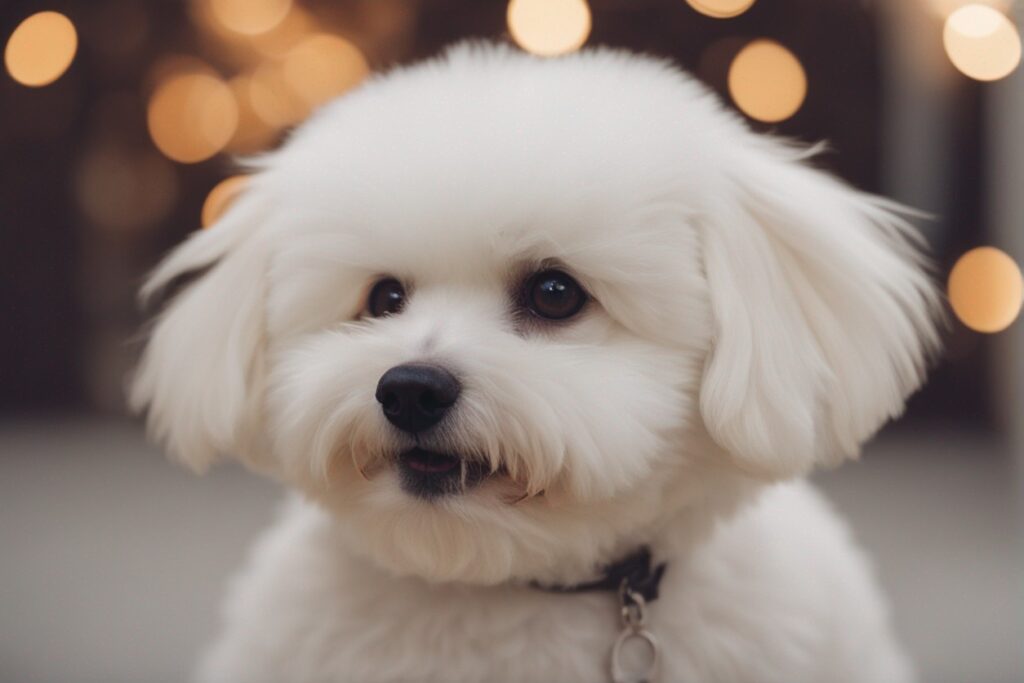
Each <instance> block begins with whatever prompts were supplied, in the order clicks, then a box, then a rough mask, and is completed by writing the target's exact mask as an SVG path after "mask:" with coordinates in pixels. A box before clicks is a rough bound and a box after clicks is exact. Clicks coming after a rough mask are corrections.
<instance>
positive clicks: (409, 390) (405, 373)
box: [376, 363, 462, 432]
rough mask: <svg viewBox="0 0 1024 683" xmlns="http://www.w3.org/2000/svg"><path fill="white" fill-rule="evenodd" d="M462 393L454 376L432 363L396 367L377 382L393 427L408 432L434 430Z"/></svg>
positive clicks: (384, 408) (378, 390)
mask: <svg viewBox="0 0 1024 683" xmlns="http://www.w3.org/2000/svg"><path fill="white" fill-rule="evenodd" d="M461 391H462V385H461V384H459V380H457V379H455V376H454V375H452V373H450V372H448V371H447V370H445V369H444V368H442V367H440V366H437V365H431V364H428V363H406V364H405V365H396V366H395V367H393V368H391V369H390V370H388V371H387V372H385V373H384V375H383V376H382V377H381V378H380V382H378V383H377V394H376V395H377V400H378V401H380V405H381V408H382V409H383V410H384V416H385V417H386V418H388V420H389V421H390V422H391V424H393V425H395V426H396V427H398V428H399V429H401V430H403V431H406V432H422V431H423V430H425V429H429V428H430V427H433V426H434V425H436V424H437V423H438V422H440V421H441V418H442V417H444V414H445V413H446V412H448V409H449V408H451V407H452V406H453V405H455V400H456V399H457V398H458V397H459V392H461Z"/></svg>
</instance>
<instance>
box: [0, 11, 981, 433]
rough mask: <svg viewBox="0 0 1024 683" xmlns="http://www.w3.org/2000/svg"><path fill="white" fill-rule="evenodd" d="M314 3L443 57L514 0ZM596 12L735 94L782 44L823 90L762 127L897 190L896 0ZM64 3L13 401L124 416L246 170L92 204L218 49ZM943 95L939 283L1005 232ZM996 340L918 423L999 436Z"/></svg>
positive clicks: (13, 238) (485, 29)
mask: <svg viewBox="0 0 1024 683" xmlns="http://www.w3.org/2000/svg"><path fill="white" fill-rule="evenodd" d="M302 4H303V6H304V7H305V8H306V9H308V10H309V11H310V12H312V13H314V14H317V15H318V16H320V15H322V16H324V21H325V23H327V24H329V25H331V26H336V27H337V28H338V31H339V32H340V33H341V34H342V35H345V36H346V37H347V38H349V39H350V40H352V41H353V42H354V43H356V44H357V45H359V47H360V48H362V50H363V52H364V54H365V55H366V56H367V60H368V61H369V62H370V64H371V65H372V66H374V67H376V68H389V67H391V66H393V65H396V64H401V63H404V62H407V61H411V60H416V59H419V58H422V57H426V56H430V55H433V54H436V53H437V52H438V51H439V50H440V49H442V48H443V47H444V46H445V45H447V44H449V43H451V42H454V41H457V40H460V39H463V38H466V37H485V38H491V39H496V40H507V39H508V36H507V29H506V25H505V7H506V6H505V3H504V2H494V1H486V2H482V1H480V0H423V1H421V2H394V1H392V0H360V1H350V2H344V3H337V2H333V3H332V2H312V1H309V2H305V3H302ZM591 6H592V11H593V16H594V21H593V31H592V34H591V37H590V39H589V41H588V42H589V44H599V45H609V46H616V47H623V48H628V49H633V50H641V51H644V52H648V53H652V54H656V55H661V56H666V57H669V58H671V59H673V60H674V61H676V62H677V63H679V64H681V65H683V66H685V67H686V68H687V69H689V70H691V71H692V72H693V73H695V74H696V75H698V76H699V77H700V78H701V79H702V80H704V81H705V82H706V83H708V84H709V85H711V86H712V87H713V88H715V89H716V90H717V91H718V92H719V93H720V94H722V96H723V98H725V99H728V93H727V89H726V72H727V69H728V65H729V62H730V60H731V58H732V56H733V55H734V54H735V53H736V52H737V51H738V49H739V48H740V47H741V46H742V45H743V44H745V43H746V42H748V41H749V40H751V39H752V38H756V37H769V38H772V39H775V40H778V41H779V42H781V43H782V44H784V45H786V46H787V47H789V48H790V49H791V50H792V51H793V52H794V53H795V54H797V55H799V56H800V59H801V61H802V63H803V65H804V68H805V70H806V73H807V78H808V81H809V83H810V87H809V92H808V96H807V99H806V101H805V102H804V104H803V106H802V107H801V109H800V110H799V111H798V112H797V113H796V115H795V116H793V117H792V118H790V119H788V120H786V121H784V122H782V123H781V124H777V125H767V124H760V123H757V122H753V121H752V122H751V124H752V125H753V126H755V127H757V128H759V129H762V130H768V131H773V132H777V133H779V134H782V135H785V136H790V137H794V138H797V139H800V140H804V141H808V142H813V141H818V140H826V141H828V142H829V144H830V148H831V151H830V152H829V153H827V154H825V155H824V156H822V157H821V158H820V159H819V163H821V164H822V165H824V166H827V167H828V168H830V169H832V170H834V171H835V172H836V173H838V174H839V175H841V176H843V177H844V178H846V179H848V180H849V181H851V182H852V183H854V184H855V185H857V186H858V187H861V188H864V189H868V190H871V191H875V192H885V191H886V189H887V188H886V187H885V186H884V182H883V175H884V174H883V165H884V164H885V162H886V158H885V154H884V149H883V145H884V144H885V140H886V137H885V135H884V134H883V127H884V102H883V93H884V87H883V79H884V76H885V74H884V71H883V59H882V46H881V37H880V36H881V24H882V23H883V22H884V21H886V15H885V12H884V11H883V7H881V5H880V3H877V2H876V3H871V2H860V1H856V0H828V1H822V0H760V1H759V2H757V3H755V4H754V5H753V7H752V8H751V9H750V10H748V11H747V12H746V13H744V14H743V15H741V16H739V17H736V18H734V19H730V20H725V21H723V20H720V19H714V18H710V17H706V16H703V15H701V14H699V13H698V12H696V11H694V10H693V9H692V8H691V7H689V6H688V5H686V3H684V2H683V1H682V0H594V2H592V3H591ZM48 8H52V9H56V10H59V11H62V12H63V13H65V14H66V15H67V16H68V17H69V18H71V19H72V21H74V22H75V24H76V26H78V27H79V31H80V47H79V54H78V56H77V57H76V59H75V62H74V63H73V64H72V66H71V68H70V69H69V71H68V72H67V73H66V74H65V75H64V76H63V77H62V78H61V79H59V80H58V81H57V82H56V83H54V84H52V85H50V86H47V87H44V88H39V89H30V88H25V87H23V86H20V85H19V84H17V83H15V82H14V81H13V80H12V79H10V78H3V79H0V101H2V102H3V106H0V147H2V149H3V154H2V155H0V177H2V178H3V182H2V183H0V221H2V223H0V224H2V229H0V273H2V275H3V286H2V287H0V311H2V312H3V318H4V333H3V335H2V336H0V378H2V380H0V409H2V410H3V411H8V412H19V413H25V412H34V411H49V412H53V411H56V410H76V411H83V410H101V411H107V412H111V411H115V412H116V411H118V410H120V401H119V399H118V396H117V393H118V390H119V387H120V386H121V383H123V378H124V376H125V375H126V373H127V372H128V371H129V368H130V366H131V359H132V357H133V356H132V354H133V352H134V351H133V346H132V345H131V344H130V340H131V339H132V335H133V334H134V330H135V329H136V328H137V327H138V326H139V325H140V323H141V322H142V320H141V317H140V315H139V313H138V312H137V310H136V308H135V306H134V303H133V299H132V294H133V292H134V291H135V290H136V289H137V286H138V284H139V282H140V281H141V278H142V276H143V274H144V273H145V271H146V269H147V268H149V267H151V266H152V265H153V264H154V263H155V262H156V260H157V259H158V258H159V256H160V255H161V254H162V253H164V252H165V251H166V250H167V249H168V248H170V247H171V246H172V245H174V244H175V243H177V242H179V241H180V240H181V239H182V238H183V237H184V236H185V235H186V234H187V233H189V232H191V231H192V230H194V229H196V228H197V227H198V217H199V209H200V206H201V205H202V202H203V199H204V198H205V196H206V193H207V192H208V191H209V189H210V188H211V187H212V186H213V185H214V184H215V183H216V182H217V181H218V180H219V179H220V178H222V177H225V176H226V175H228V174H229V173H230V172H231V162H230V158H229V157H228V156H225V155H223V154H221V155H216V156H214V157H213V158H211V159H209V160H207V161H204V162H201V163H197V164H188V165H185V164H177V163H173V162H171V164H169V166H170V170H171V172H172V173H173V177H174V185H175V194H176V199H175V200H174V201H173V203H172V204H171V205H170V206H169V207H168V209H167V210H166V211H164V213H163V215H161V216H159V217H157V218H155V219H151V220H147V221H146V224H145V225H140V226H137V227H133V228H131V229H120V230H116V231H110V230H104V229H103V228H102V227H97V226H95V225H92V224H90V221H89V219H88V217H86V216H84V215H83V213H82V211H81V209H80V207H79V206H78V205H77V203H76V198H75V193H74V189H73V188H74V186H75V182H76V173H78V172H79V167H80V165H81V163H82V159H83V155H86V154H87V153H88V151H89V150H90V148H92V147H94V146H95V145H96V144H98V143H99V142H100V141H103V140H106V139H108V138H111V137H115V138H116V141H117V143H118V144H122V145H127V146H130V147H131V148H133V149H137V150H144V149H150V150H151V149H152V143H151V141H150V140H149V137H148V135H147V131H146V123H145V105H146V102H145V97H146V93H147V90H146V87H147V86H146V81H147V77H148V74H149V73H150V72H151V70H152V68H153V66H154V64H156V63H157V62H158V60H160V59H161V58H162V57H164V56H166V55H169V54H194V55H199V56H201V57H203V58H205V59H208V60H209V61H210V62H211V63H213V64H214V65H215V66H217V60H216V55H215V54H214V53H213V51H211V50H209V49H207V47H206V45H205V43H204V41H203V40H200V39H199V38H197V30H196V28H195V25H194V22H193V19H192V17H191V16H190V12H189V6H188V4H187V3H184V2H140V1H135V2H132V1H131V0H101V1H98V2H82V1H79V2H68V1H65V2H56V3H52V4H51V5H48ZM38 9H39V7H38V3H36V2H28V1H25V0H19V1H15V2H7V3H5V4H4V6H3V7H2V8H0V35H6V34H9V33H10V32H11V31H13V29H14V28H15V26H16V25H17V24H18V22H19V21H21V20H22V19H23V18H24V17H25V16H26V15H27V14H29V13H31V12H33V11H36V10H38ZM126 18H127V20H130V21H127V20H126ZM366 24H374V25H375V26H377V28H376V29H375V31H376V34H375V35H374V36H371V37H369V38H368V37H366V36H365V35H363V33H361V32H360V27H361V26H365V25H366ZM945 96H946V99H947V100H948V104H949V107H950V110H951V112H952V116H953V122H954V125H952V126H951V127H950V130H949V136H948V139H946V140H936V141H935V144H938V145H944V146H945V147H947V148H948V150H949V157H948V159H949V172H948V173H947V175H948V181H947V185H948V187H947V188H946V190H947V199H948V203H947V204H946V205H945V206H942V207H933V206H926V207H922V208H924V209H925V210H928V211H936V210H937V209H938V210H941V213H940V214H938V215H937V217H936V219H935V220H934V221H932V223H931V224H930V225H929V227H928V235H929V238H930V242H931V246H932V249H933V251H934V255H935V260H936V262H937V264H938V270H937V277H939V278H944V276H945V273H947V272H948V269H949V267H950V266H951V265H952V263H953V262H954V261H955V259H956V258H957V257H958V256H959V255H960V254H962V253H963V252H964V251H966V250H967V249H968V248H970V247H972V246H975V245H978V244H983V243H985V242H986V239H987V238H988V237H989V231H988V229H987V226H986V218H987V212H986V193H985V184H986V175H985V152H984V150H985V143H986V141H985V139H984V136H985V130H984V127H983V126H982V125H980V124H981V121H982V120H983V117H984V110H985V94H984V86H982V85H979V84H977V83H975V82H973V81H970V80H968V79H961V80H959V81H958V82H957V83H956V84H955V87H952V88H950V89H949V92H948V93H945ZM115 97H116V98H117V101H116V103H115V104H111V100H112V98H115ZM278 137H280V136H278ZM271 144H273V143H271ZM925 170H927V169H925ZM128 190H129V191H130V188H128ZM114 201H116V199H115V200H114ZM989 346H990V344H989V343H988V340H987V339H986V338H984V337H982V336H980V335H978V334H975V333H973V332H970V331H969V330H967V329H966V328H964V327H962V326H961V325H960V324H959V323H956V322H954V323H953V324H952V326H951V329H950V331H949V342H948V345H947V347H948V349H949V351H948V353H947V354H946V356H945V357H944V358H943V359H942V360H941V362H940V364H939V366H938V368H937V369H936V371H935V372H934V374H933V376H932V379H931V381H930V382H929V384H928V385H927V387H926V388H925V389H924V391H923V392H922V393H921V394H919V395H918V396H917V397H915V398H914V399H913V400H912V402H911V404H910V409H909V415H908V417H909V420H907V421H905V422H904V424H907V425H913V424H921V423H928V422H934V421H941V422H947V421H949V420H954V421H957V422H961V423H963V424H965V425H969V426H973V427H979V428H992V427H994V426H995V421H996V417H994V416H993V412H992V406H991V402H992V398H991V395H992V391H991V388H990V387H989V378H990V375H991V371H990V370H991V368H990V364H991V360H990V349H989Z"/></svg>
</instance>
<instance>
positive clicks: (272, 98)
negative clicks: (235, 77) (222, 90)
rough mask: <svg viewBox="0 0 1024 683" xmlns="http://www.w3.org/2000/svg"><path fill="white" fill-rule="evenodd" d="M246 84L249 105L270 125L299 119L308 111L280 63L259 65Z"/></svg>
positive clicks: (277, 125) (289, 123)
mask: <svg viewBox="0 0 1024 683" xmlns="http://www.w3.org/2000/svg"><path fill="white" fill-rule="evenodd" d="M248 86H249V87H248V94H249V103H248V106H250V107H251V108H252V111H253V113H255V114H256V116H257V117H258V118H259V119H260V120H261V121H263V123H264V124H266V125H267V126H268V127H270V128H275V129H276V128H282V127H284V126H289V125H291V124H293V123H298V122H299V121H301V120H302V119H303V118H304V117H305V116H306V115H307V114H308V113H309V107H308V106H307V105H306V102H305V100H303V99H302V98H301V97H299V96H298V95H297V94H296V93H295V91H294V90H292V89H291V87H289V85H288V82H287V80H286V79H285V76H284V68H283V67H282V65H281V64H280V63H277V62H266V63H264V64H262V65H260V66H259V67H258V68H257V69H256V70H255V71H254V72H253V73H252V76H251V77H250V78H249V79H248Z"/></svg>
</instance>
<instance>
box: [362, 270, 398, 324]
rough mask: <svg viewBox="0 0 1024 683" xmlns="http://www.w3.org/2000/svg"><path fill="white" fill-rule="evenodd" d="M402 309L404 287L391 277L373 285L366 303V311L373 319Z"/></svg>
mask: <svg viewBox="0 0 1024 683" xmlns="http://www.w3.org/2000/svg"><path fill="white" fill-rule="evenodd" d="M404 307H405V287H403V286H402V283H401V282H399V281H398V280H396V279H395V278H393V277H389V278H384V279H383V280H381V281H380V282H378V283H377V284H375V285H374V286H373V289H372V290H370V297H369V298H368V299H367V301H366V311H367V312H368V313H369V314H370V315H371V316H372V317H374V318H379V317H381V316H382V315H391V314H392V313H399V312H401V310H402V309H403V308H404Z"/></svg>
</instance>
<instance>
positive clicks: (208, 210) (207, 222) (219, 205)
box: [202, 175, 249, 228]
mask: <svg viewBox="0 0 1024 683" xmlns="http://www.w3.org/2000/svg"><path fill="white" fill-rule="evenodd" d="M248 181H249V176H244V175H236V176H231V177H230V178H225V179H224V180H222V181H220V182H219V183H217V184H216V185H214V187H213V189H212V190H210V194H208V195H206V201H204V202H203V212H202V225H203V227H204V228H208V227H210V226H211V225H213V224H214V223H216V222H217V221H218V220H219V219H220V217H221V216H222V215H224V212H225V211H227V208H228V207H229V206H231V203H232V202H233V201H235V198H237V197H238V195H239V194H240V193H241V192H242V190H243V189H245V184H246V183H247V182H248Z"/></svg>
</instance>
